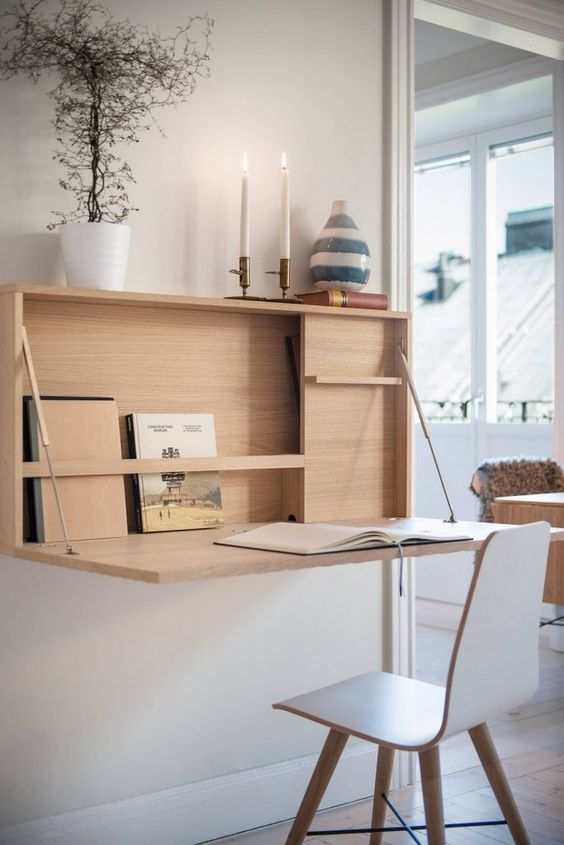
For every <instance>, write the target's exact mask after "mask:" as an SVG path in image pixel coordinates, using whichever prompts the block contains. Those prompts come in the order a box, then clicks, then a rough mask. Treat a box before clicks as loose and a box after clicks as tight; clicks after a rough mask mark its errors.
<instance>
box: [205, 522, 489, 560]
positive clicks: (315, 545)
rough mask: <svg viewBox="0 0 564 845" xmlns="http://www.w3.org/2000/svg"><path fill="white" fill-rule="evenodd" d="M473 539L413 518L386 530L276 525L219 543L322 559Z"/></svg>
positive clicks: (457, 530)
mask: <svg viewBox="0 0 564 845" xmlns="http://www.w3.org/2000/svg"><path fill="white" fill-rule="evenodd" d="M471 539H472V538H471V537H469V536H468V535H467V534H464V533H463V532H461V531H460V528H459V527H458V526H457V525H451V524H450V523H448V524H447V523H440V522H439V521H438V520H428V519H421V518H420V519H417V518H411V519H398V520H394V521H391V522H390V524H389V525H386V526H385V527H384V526H379V525H378V526H363V527H358V526H352V525H333V524H331V523H326V522H311V523H300V522H273V523H271V524H270V525H262V526H260V528H253V529H251V530H250V531H243V532H241V533H239V534H234V535H232V536H230V537H225V538H224V539H223V540H216V541H215V542H216V543H218V544H219V545H226V546H242V547H243V548H251V549H264V550H265V551H273V552H287V553H289V554H295V555H318V554H327V553H329V552H344V551H359V550H361V549H375V548H379V547H380V548H381V547H383V546H396V545H402V546H403V545H404V544H405V545H410V544H418V543H448V542H454V541H459V540H471Z"/></svg>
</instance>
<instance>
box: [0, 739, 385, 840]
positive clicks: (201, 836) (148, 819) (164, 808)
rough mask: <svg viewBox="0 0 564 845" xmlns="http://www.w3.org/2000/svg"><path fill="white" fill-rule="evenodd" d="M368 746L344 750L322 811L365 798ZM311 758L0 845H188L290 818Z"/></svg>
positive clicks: (24, 832)
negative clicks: (325, 808) (324, 808)
mask: <svg viewBox="0 0 564 845" xmlns="http://www.w3.org/2000/svg"><path fill="white" fill-rule="evenodd" d="M376 751H377V749H376V746H375V745H371V744H368V743H362V744H351V746H350V747H349V748H347V749H346V750H345V753H344V754H343V757H342V759H341V761H340V763H339V765H338V767H337V769H336V771H335V775H334V777H333V780H332V782H331V784H330V785H329V789H328V790H327V794H326V796H325V799H324V801H323V803H322V807H330V806H334V805H336V804H342V803H347V802H350V801H356V800H358V799H360V798H364V797H366V796H367V795H370V794H371V793H372V790H373V787H374V771H375V762H376ZM316 759H317V755H313V754H312V755H308V756H307V757H301V758H299V759H296V760H288V761H285V762H282V763H275V764H273V765H271V766H263V767H261V768H259V769H252V770H249V771H244V772H235V773H233V774H228V775H222V776H221V777H216V778H210V779H208V780H204V781H198V782H197V783H191V784H187V785H185V786H179V787H174V788H172V789H166V790H163V791H161V792H155V793H151V794H149V795H139V796H137V797H135V798H129V799H125V800H122V801H115V802H112V803H110V804H101V805H98V806H96V807H87V808H84V809H80V810H73V811H71V812H69V813H63V814H61V815H57V816H49V817H47V818H43V819H37V820H35V821H29V822H22V823H20V824H16V825H10V826H8V827H3V828H0V845H196V843H199V842H204V841H207V840H209V839H215V838H218V837H221V836H227V835H229V834H233V833H238V832H241V831H243V830H248V829H249V828H253V827H259V826H261V825H266V824H272V823H274V822H277V821H281V820H284V819H288V818H291V817H293V816H294V815H295V814H296V811H297V808H298V805H299V802H300V801H301V798H302V796H303V793H304V790H305V787H306V784H307V781H308V780H309V777H310V775H311V772H312V771H313V767H314V765H315V762H316Z"/></svg>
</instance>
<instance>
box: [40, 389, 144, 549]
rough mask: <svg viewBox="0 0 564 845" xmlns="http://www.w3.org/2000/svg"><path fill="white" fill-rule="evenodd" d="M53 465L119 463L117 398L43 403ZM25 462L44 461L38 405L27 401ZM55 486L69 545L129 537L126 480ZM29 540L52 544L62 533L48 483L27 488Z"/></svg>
mask: <svg viewBox="0 0 564 845" xmlns="http://www.w3.org/2000/svg"><path fill="white" fill-rule="evenodd" d="M41 404H42V407H43V414H44V417H45V424H46V426H47V432H48V434H49V441H50V448H51V457H52V459H53V462H54V463H55V462H56V461H66V460H80V461H88V460H93V461H95V460H104V459H107V460H121V443H120V434H119V420H118V410H117V403H116V402H115V400H114V399H98V398H93V399H89V398H71V397H69V398H66V397H48V396H44V397H42V398H41ZM24 419H25V427H26V430H25V441H26V455H25V457H26V459H27V460H32V461H38V460H39V461H45V460H46V456H45V450H44V448H43V446H42V445H41V441H40V438H39V433H38V427H37V415H36V413H35V404H34V402H33V400H32V399H31V397H28V396H25V397H24ZM57 486H58V489H59V493H60V496H61V503H62V507H63V514H64V517H65V522H66V523H67V528H68V533H69V537H70V539H71V540H89V539H98V538H103V537H125V536H126V535H127V517H126V511H125V487H124V481H123V476H122V475H84V476H59V477H58V478H57ZM27 497H28V511H29V516H30V518H29V539H30V540H34V541H36V542H39V543H52V542H56V541H58V540H62V539H63V530H62V528H61V523H60V519H59V515H58V512H57V506H56V501H55V495H54V492H53V484H52V482H51V479H50V478H32V479H29V483H28V485H27Z"/></svg>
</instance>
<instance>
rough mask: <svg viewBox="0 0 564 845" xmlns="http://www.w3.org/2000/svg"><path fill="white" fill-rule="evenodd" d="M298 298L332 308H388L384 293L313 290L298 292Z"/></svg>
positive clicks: (378, 309) (382, 309)
mask: <svg viewBox="0 0 564 845" xmlns="http://www.w3.org/2000/svg"><path fill="white" fill-rule="evenodd" d="M298 298H299V299H301V300H302V301H303V302H304V303H305V304H306V305H329V306H331V307H333V308H373V309H376V310H377V311H387V309H388V297H387V295H386V294H385V293H363V292H362V291H343V290H314V291H308V292H307V293H299V294H298Z"/></svg>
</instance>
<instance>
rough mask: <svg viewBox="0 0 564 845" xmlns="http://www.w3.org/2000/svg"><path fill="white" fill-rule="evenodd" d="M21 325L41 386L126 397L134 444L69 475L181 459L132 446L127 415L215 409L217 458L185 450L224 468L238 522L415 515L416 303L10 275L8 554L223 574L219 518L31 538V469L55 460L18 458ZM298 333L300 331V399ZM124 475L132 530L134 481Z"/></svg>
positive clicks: (4, 483) (4, 515)
mask: <svg viewBox="0 0 564 845" xmlns="http://www.w3.org/2000/svg"><path fill="white" fill-rule="evenodd" d="M22 325H25V326H26V329H27V332H28V336H29V342H30V347H31V351H32V355H33V359H34V364H35V368H36V372H37V379H38V383H39V389H40V391H41V393H42V394H43V395H58V396H112V397H114V398H115V399H116V400H117V403H118V409H119V414H120V421H121V424H122V438H123V459H122V460H121V461H105V462H92V463H87V462H84V461H80V460H77V461H66V462H61V463H59V464H55V471H56V473H57V474H59V475H85V474H114V473H115V474H123V475H124V476H127V475H128V474H131V473H138V472H159V471H160V470H162V469H165V468H166V469H168V470H170V469H171V459H168V460H167V461H166V462H163V461H159V460H130V459H128V458H127V447H126V437H125V425H124V424H123V422H124V421H123V418H124V417H125V415H126V414H129V413H134V412H167V413H175V412H179V413H180V412H186V413H191V412H192V413H212V414H213V415H214V418H215V426H216V435H217V446H218V457H217V458H201V459H198V460H196V459H178V460H175V465H176V468H178V469H183V470H186V471H190V470H197V469H218V470H219V471H220V473H221V476H220V478H221V491H222V497H223V502H224V513H225V518H226V523H227V525H228V530H230V529H229V526H231V525H233V526H241V525H242V524H246V523H256V522H267V521H273V520H285V519H288V518H289V517H290V518H292V517H294V518H296V519H297V520H306V521H321V520H337V519H339V520H352V519H369V518H374V517H378V516H405V515H408V508H409V505H408V502H409V487H410V402H409V401H408V394H407V387H406V384H405V382H404V380H403V379H402V378H401V367H400V362H399V359H398V352H397V346H398V343H399V342H400V341H402V343H403V344H404V346H405V348H406V349H408V350H409V346H410V319H409V315H408V314H403V313H392V312H382V311H368V310H344V309H329V308H326V307H325V308H324V307H316V306H305V305H299V304H278V303H268V302H264V303H263V302H252V303H251V302H249V303H242V302H240V301H233V300H231V301H230V300H215V299H197V298H192V297H181V296H169V295H156V294H155V295H153V294H133V293H114V292H102V291H87V290H78V289H67V288H56V287H31V286H8V287H4V288H1V289H0V353H1V357H0V425H1V429H2V438H1V440H0V478H1V492H2V507H1V508H0V546H1V550H2V551H3V552H4V553H6V554H12V555H15V556H17V557H24V558H28V559H32V560H38V561H41V562H46V563H56V564H58V565H65V566H71V567H73V568H79V569H89V570H91V571H99V572H105V573H107V574H115V575H121V576H124V577H131V578H141V579H143V580H152V581H160V580H174V579H175V578H195V577H211V576H212V575H215V574H217V572H216V571H215V570H214V569H213V567H212V569H211V570H210V571H208V569H207V568H206V563H207V562H208V561H207V559H206V560H204V559H203V557H205V555H204V551H203V550H204V548H208V550H209V547H210V546H211V542H212V539H211V537H210V535H211V534H212V533H213V532H211V531H207V532H202V531H196V532H174V533H171V534H170V535H167V534H158V535H135V534H133V533H132V534H130V535H129V536H128V537H127V538H121V539H116V540H99V541H86V542H85V543H82V544H81V555H80V559H79V558H78V557H77V558H69V556H65V555H64V554H63V552H64V549H63V550H61V548H56V547H51V548H47V547H41V546H38V545H35V544H33V545H32V544H25V543H24V538H23V479H24V478H25V477H37V476H45V475H47V474H48V472H47V467H46V465H43V464H40V463H24V461H23V455H22V396H23V395H26V394H29V392H30V391H29V386H28V382H27V374H26V371H25V366H24V361H23V356H22V346H21V327H22ZM288 337H294V338H299V344H297V345H298V346H299V349H300V355H299V358H300V361H299V369H300V373H299V380H300V413H298V409H297V405H296V397H295V392H294V385H293V383H292V376H291V370H290V365H289V359H288V354H287V348H286V344H287V341H286V338H288ZM126 481H127V479H126ZM125 489H126V495H127V497H128V508H129V513H130V530H131V531H132V532H133V530H134V529H133V518H132V517H133V510H132V503H131V501H129V484H128V483H126V485H125ZM217 530H222V529H217ZM223 530H225V529H223ZM191 535H193V536H191ZM203 535H205V537H203ZM71 539H72V538H71ZM215 548H216V549H217V550H219V547H215ZM198 550H199V551H198ZM221 552H222V554H223V555H224V556H225V555H226V554H227V553H226V551H225V549H222V550H221ZM182 557H184V558H185V564H184V567H182V566H181V564H180V562H179V561H180V558H182ZM286 557H287V556H286ZM220 574H225V573H220Z"/></svg>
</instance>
